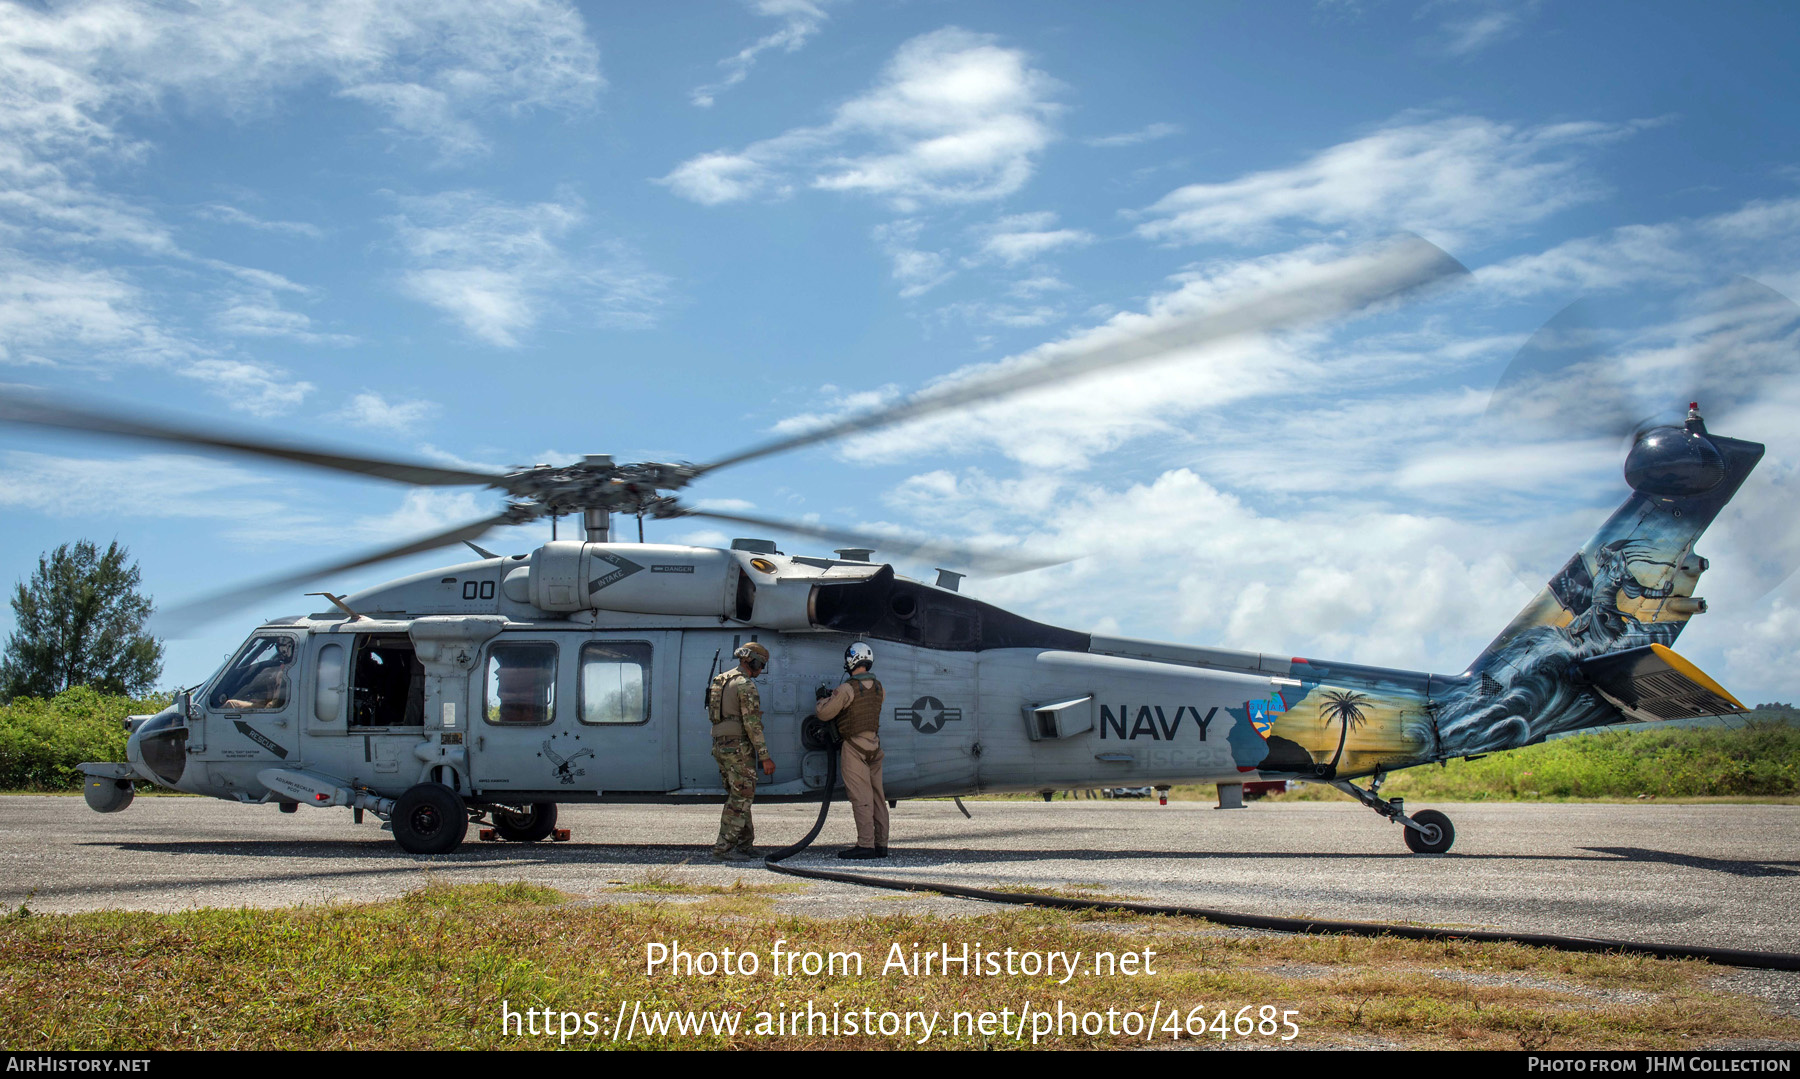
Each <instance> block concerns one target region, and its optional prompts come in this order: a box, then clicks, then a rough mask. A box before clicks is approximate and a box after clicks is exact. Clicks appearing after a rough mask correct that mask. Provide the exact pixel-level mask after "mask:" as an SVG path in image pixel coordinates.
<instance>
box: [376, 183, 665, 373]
mask: <svg viewBox="0 0 1800 1079" xmlns="http://www.w3.org/2000/svg"><path fill="white" fill-rule="evenodd" d="M399 203H400V210H401V212H400V213H399V214H398V215H396V216H394V217H392V218H389V220H388V223H389V225H390V226H392V228H393V230H394V236H395V239H396V241H397V242H398V243H399V245H400V247H401V249H402V250H403V251H404V252H405V253H406V255H407V256H408V258H409V259H410V261H411V262H412V263H413V267H412V268H411V269H408V270H406V271H404V272H403V273H402V274H401V277H400V287H401V290H402V291H404V292H405V293H406V294H407V295H409V296H411V297H412V298H413V299H416V300H419V301H420V302H422V303H426V304H429V305H431V306H433V307H436V308H438V309H439V310H440V311H442V312H443V313H444V314H446V315H448V316H449V317H450V318H452V319H454V320H456V321H457V322H459V323H461V324H462V327H463V328H464V329H465V330H467V331H468V332H469V333H470V334H472V335H474V336H475V337H477V338H479V339H481V340H483V341H486V342H488V343H489V344H493V345H498V346H501V347H514V346H517V345H518V344H519V343H520V341H521V339H522V338H523V336H524V335H526V334H528V333H529V332H530V331H531V330H532V329H534V328H535V327H536V326H537V325H538V323H539V322H540V321H541V320H542V319H544V318H545V317H546V316H548V315H552V314H567V313H569V312H571V311H575V310H579V311H580V312H582V315H581V316H580V318H579V321H581V322H583V323H585V324H589V325H599V326H610V327H619V328H638V327H643V326H647V325H650V324H651V323H652V322H653V321H654V320H655V316H656V313H657V311H658V310H659V309H660V308H661V307H662V306H663V305H664V303H665V302H666V292H667V285H668V279H667V278H666V277H664V276H663V275H661V274H657V273H653V272H651V271H650V270H648V269H646V268H644V267H643V266H642V265H641V263H640V262H639V260H638V259H637V257H636V255H635V254H634V253H633V252H631V251H630V250H629V249H628V248H626V247H625V246H624V245H623V244H621V243H618V242H616V241H608V240H594V239H591V238H589V237H588V236H587V235H586V233H587V231H588V230H587V228H586V224H587V213H586V210H585V208H584V207H583V205H582V203H581V200H580V199H578V198H576V197H575V196H574V195H573V194H572V193H569V192H563V193H561V194H559V196H558V198H557V199H556V200H555V201H552V202H538V203H531V204H519V203H509V202H503V201H500V200H498V199H494V198H492V197H490V196H488V195H485V194H482V193H481V192H477V191H450V192H445V193H443V194H440V195H431V196H416V197H406V198H402V199H400V200H399ZM570 317H572V318H573V317H575V316H573V315H571V316H570Z"/></svg>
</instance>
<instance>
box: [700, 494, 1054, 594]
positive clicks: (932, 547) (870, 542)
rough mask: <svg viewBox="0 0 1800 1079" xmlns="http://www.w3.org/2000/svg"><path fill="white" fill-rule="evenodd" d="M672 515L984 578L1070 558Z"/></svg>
mask: <svg viewBox="0 0 1800 1079" xmlns="http://www.w3.org/2000/svg"><path fill="white" fill-rule="evenodd" d="M676 516H681V517H710V518H712V519H713V520H715V521H731V522H733V523H734V524H744V525H754V526H756V527H758V528H769V529H774V530H775V531H778V532H791V533H793V534H795V535H799V536H812V537H814V538H815V539H823V540H830V541H832V542H833V543H844V544H853V545H855V546H857V547H869V548H873V549H875V550H878V551H889V552H892V553H894V554H896V555H899V556H901V557H911V558H923V559H927V560H935V561H939V562H947V563H949V564H950V565H952V566H967V567H968V568H969V569H971V570H973V571H974V572H976V573H980V574H982V575H984V576H988V577H1006V576H1010V575H1011V574H1014V573H1024V572H1025V571H1027V570H1034V569H1043V568H1044V567H1045V566H1060V565H1062V564H1063V563H1065V562H1069V561H1071V559H1067V558H1057V557H1045V556H1033V555H1026V554H1018V553H1015V552H1011V551H1000V550H989V549H983V548H980V547H964V546H959V545H957V544H953V543H938V542H936V541H933V540H922V539H916V538H911V537H907V536H894V535H882V534H879V533H875V532H856V531H853V530H851V529H847V528H834V527H826V526H823V525H814V524H807V523H806V522H804V521H785V520H781V519H779V518H774V517H750V516H746V515H744V514H741V513H713V512H711V511H709V510H690V509H686V508H683V509H682V510H681V511H680V512H679V513H678V514H676Z"/></svg>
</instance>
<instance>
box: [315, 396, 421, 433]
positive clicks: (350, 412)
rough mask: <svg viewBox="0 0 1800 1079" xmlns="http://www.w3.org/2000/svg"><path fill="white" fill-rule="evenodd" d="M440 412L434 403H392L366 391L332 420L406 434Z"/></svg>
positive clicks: (333, 416) (337, 412)
mask: <svg viewBox="0 0 1800 1079" xmlns="http://www.w3.org/2000/svg"><path fill="white" fill-rule="evenodd" d="M437 412H438V406H437V404H436V403H434V402H431V401H389V400H388V399H387V398H385V397H383V396H381V395H380V394H378V393H374V392H368V391H365V392H363V393H359V394H357V395H355V396H354V397H352V398H350V401H349V403H347V404H346V405H344V407H343V408H340V409H338V410H337V411H336V412H334V413H332V414H331V416H330V417H329V418H331V419H334V420H337V421H339V422H341V423H347V424H349V425H351V426H352V427H367V428H373V429H375V430H378V431H396V432H400V433H405V432H408V431H412V430H415V429H416V428H418V426H419V425H420V424H422V423H424V422H425V421H426V420H427V419H430V418H431V417H432V416H433V415H435V414H436V413H437Z"/></svg>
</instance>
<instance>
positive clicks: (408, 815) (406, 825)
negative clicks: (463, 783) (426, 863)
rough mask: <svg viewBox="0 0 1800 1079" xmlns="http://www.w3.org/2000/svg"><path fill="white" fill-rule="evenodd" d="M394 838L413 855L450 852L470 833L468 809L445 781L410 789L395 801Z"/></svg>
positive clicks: (423, 784) (421, 784) (422, 784)
mask: <svg viewBox="0 0 1800 1079" xmlns="http://www.w3.org/2000/svg"><path fill="white" fill-rule="evenodd" d="M392 821H393V825H394V839H395V841H396V842H398V843H399V844H400V845H401V846H402V847H404V848H406V849H407V850H408V851H410V852H412V853H413V854H449V853H450V852H451V851H453V850H455V849H456V848H457V847H458V846H460V845H461V844H462V841H463V837H464V836H465V835H467V834H468V833H469V812H468V810H467V809H466V808H464V806H463V800H462V798H461V797H459V796H458V795H457V793H456V792H455V791H453V790H451V789H450V788H449V787H446V786H444V785H443V784H442V783H420V784H419V785H418V786H416V787H411V788H408V790H407V791H406V793H405V794H402V795H401V796H400V799H399V801H397V802H395V803H394V813H393V817H392Z"/></svg>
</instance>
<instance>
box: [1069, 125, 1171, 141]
mask: <svg viewBox="0 0 1800 1079" xmlns="http://www.w3.org/2000/svg"><path fill="white" fill-rule="evenodd" d="M1179 134H1181V125H1180V124H1161V123H1158V124H1146V125H1145V126H1143V127H1140V128H1138V129H1137V130H1136V131H1126V132H1122V133H1120V134H1117V135H1100V136H1096V137H1094V138H1089V139H1083V140H1081V141H1082V142H1084V143H1086V144H1087V145H1089V146H1099V147H1113V146H1136V145H1138V144H1139V143H1144V142H1154V141H1156V140H1157V139H1166V138H1168V137H1169V136H1170V135H1179Z"/></svg>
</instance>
